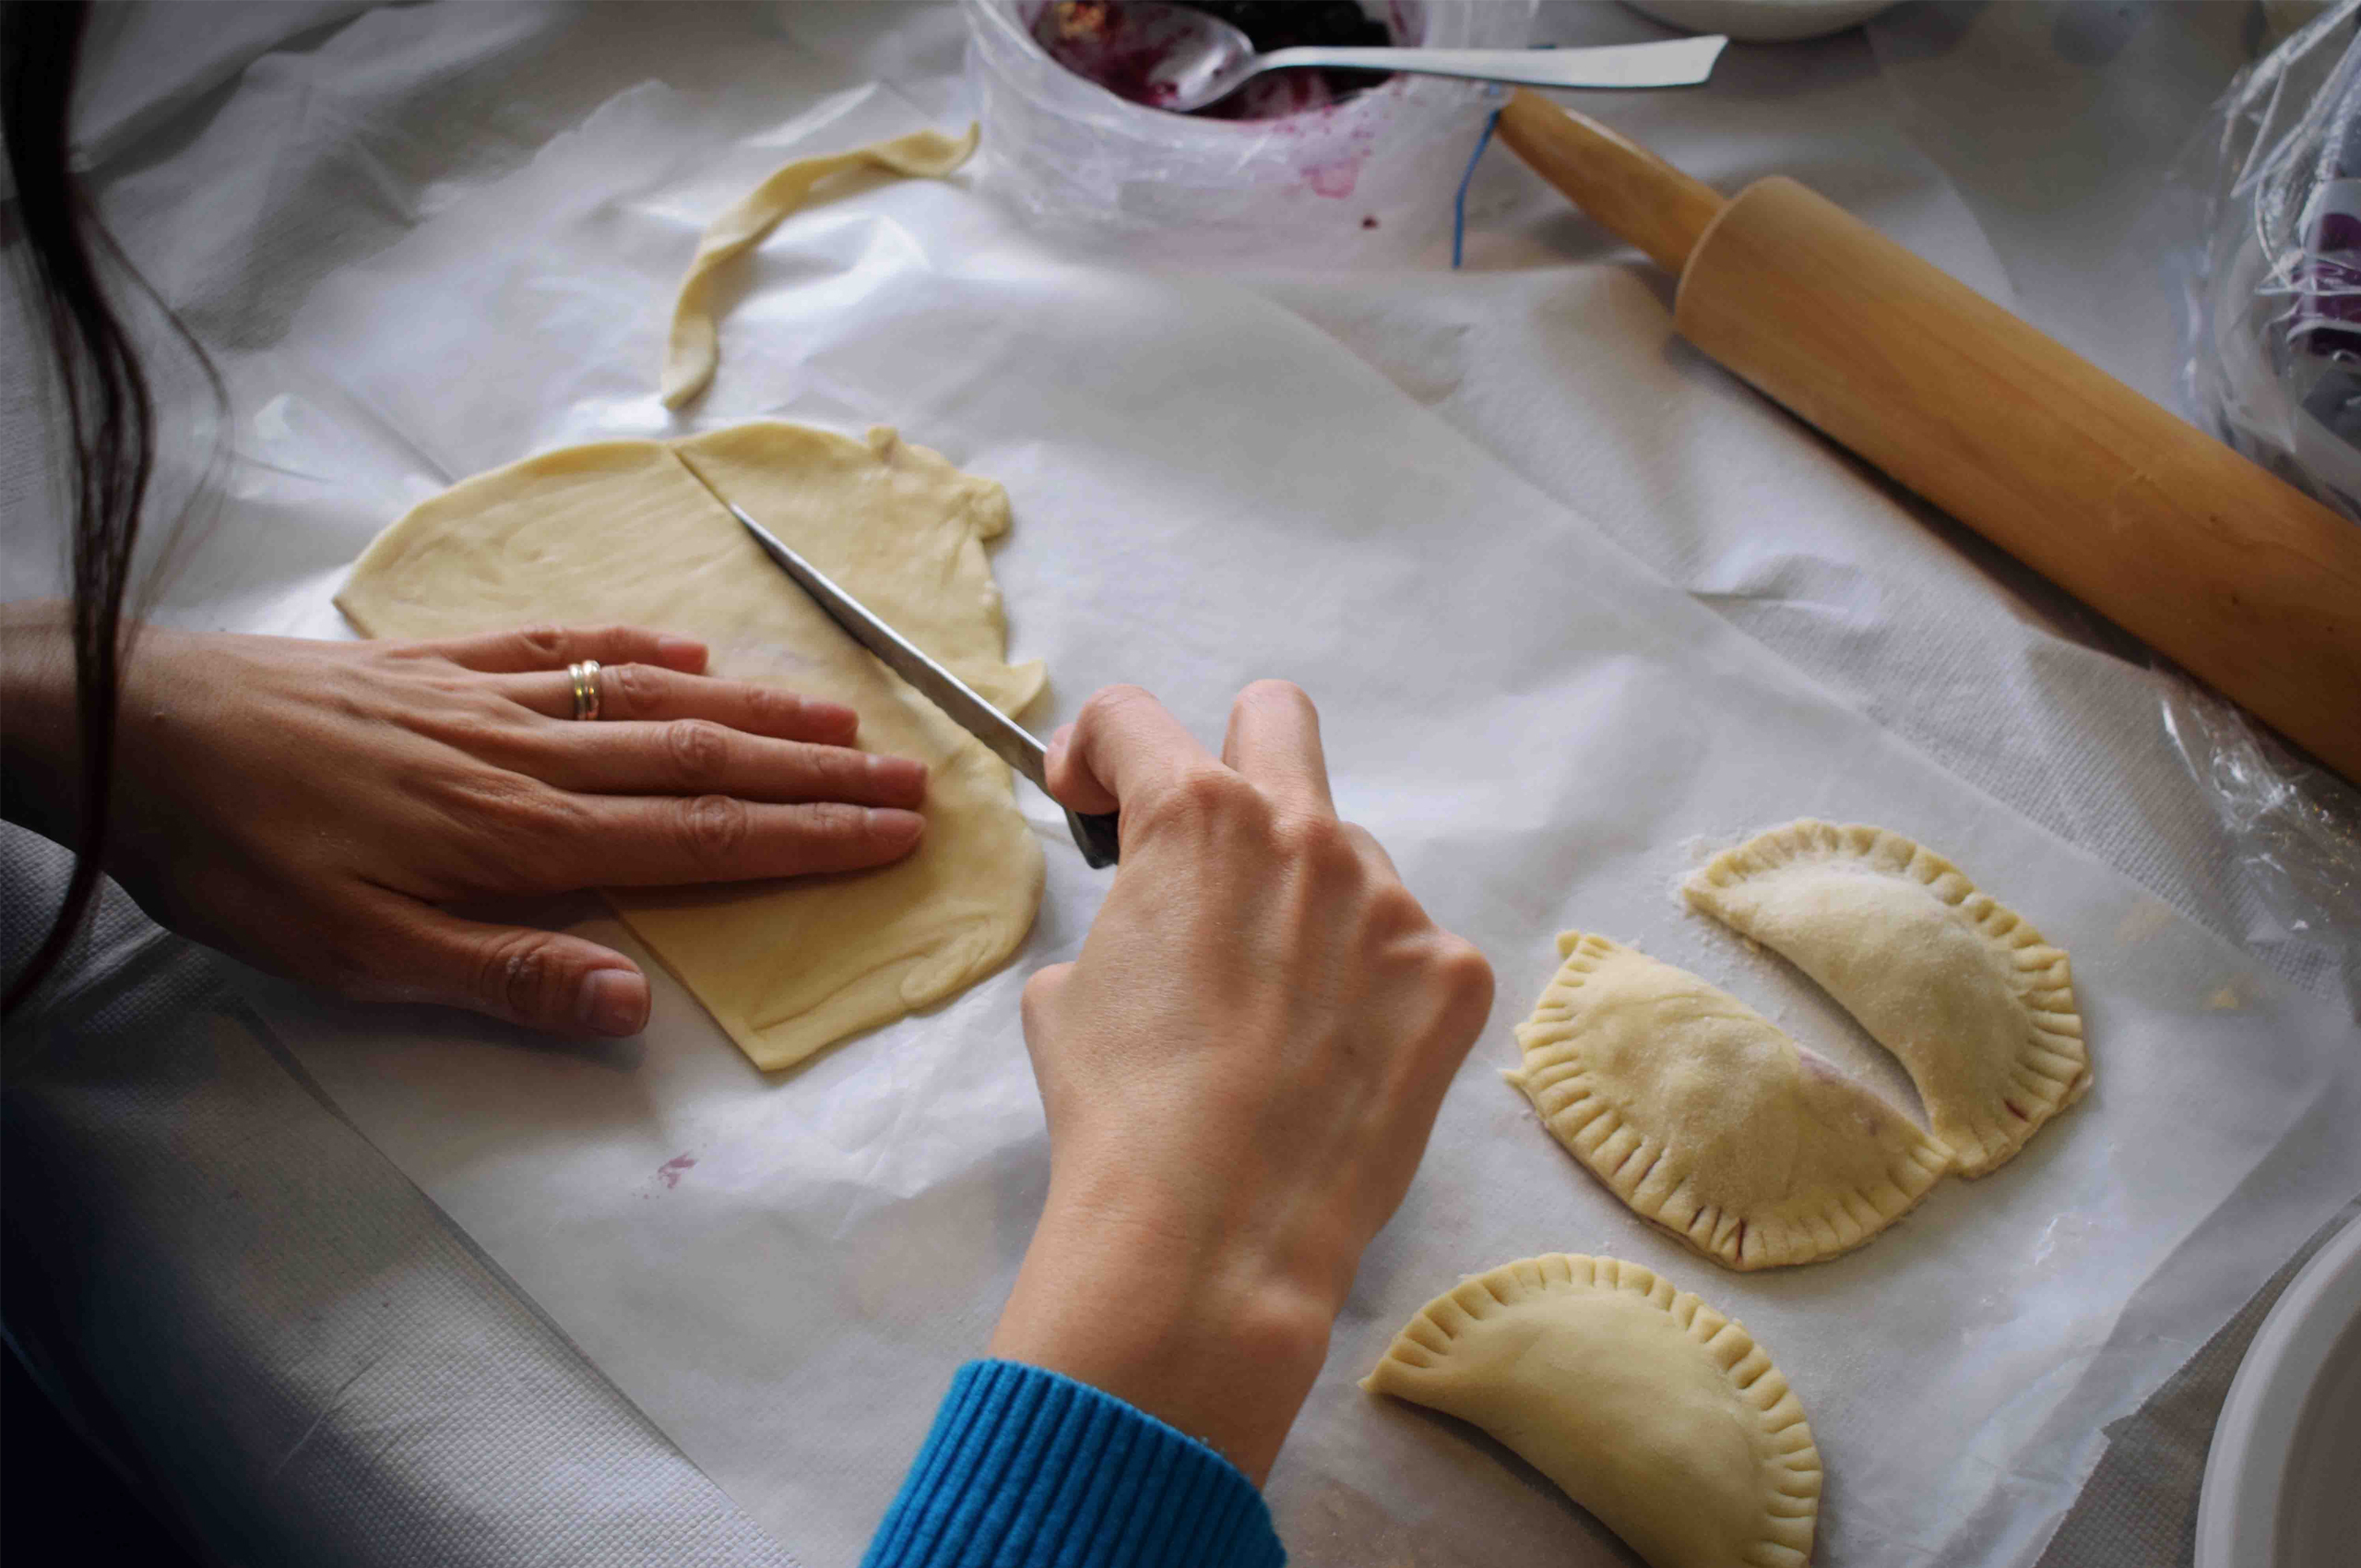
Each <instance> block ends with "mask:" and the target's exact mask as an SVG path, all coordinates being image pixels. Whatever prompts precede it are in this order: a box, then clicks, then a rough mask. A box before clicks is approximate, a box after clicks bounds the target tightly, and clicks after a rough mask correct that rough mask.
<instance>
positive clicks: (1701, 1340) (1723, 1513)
mask: <svg viewBox="0 0 2361 1568" xmlns="http://www.w3.org/2000/svg"><path fill="white" fill-rule="evenodd" d="M1361 1386H1362V1387H1364V1388H1366V1389H1369V1390H1370V1391H1372V1392H1374V1393H1379V1394H1391V1395H1394V1396H1396V1397H1399V1398H1403V1399H1408V1400H1411V1401H1413V1402H1415V1403H1417V1404H1420V1405H1425V1406H1429V1407H1430V1408H1434V1409H1437V1410H1441V1411H1442V1412H1443V1413H1444V1414H1446V1415H1451V1416H1456V1417H1458V1418H1459V1419H1460V1420H1465V1421H1472V1422H1474V1423H1475V1424H1476V1425H1477V1426H1479V1427H1482V1428H1483V1429H1484V1430H1485V1431H1488V1432H1489V1433H1491V1434H1492V1436H1493V1437H1495V1438H1497V1439H1499V1440H1500V1441H1501V1443H1504V1444H1506V1445H1507V1446H1508V1447H1510V1448H1511V1449H1513V1450H1514V1451H1515V1452H1516V1453H1517V1455H1519V1456H1520V1457H1522V1458H1524V1459H1525V1461H1526V1462H1527V1463H1528V1464H1530V1465H1532V1466H1533V1467H1534V1468H1536V1469H1537V1470H1539V1471H1540V1472H1541V1473H1542V1474H1543V1475H1545V1476H1548V1478H1549V1479H1551V1480H1552V1481H1555V1482H1556V1483H1557V1484H1558V1485H1559V1486H1560V1488H1562V1489H1564V1491H1565V1492H1566V1495H1568V1496H1569V1497H1571V1498H1572V1499H1573V1500H1574V1501H1575V1502H1576V1503H1581V1504H1582V1505H1583V1506H1584V1508H1587V1509H1589V1510H1590V1511H1591V1513H1593V1514H1595V1515H1597V1516H1598V1519H1599V1521H1600V1523H1602V1524H1604V1525H1606V1526H1607V1527H1608V1529H1611V1530H1613V1531H1614V1532H1615V1533H1616V1534H1617V1535H1619V1536H1620V1537H1621V1538H1623V1540H1624V1541H1625V1543H1626V1544H1628V1545H1629V1546H1630V1547H1631V1549H1632V1550H1634V1551H1637V1552H1638V1553H1639V1554H1640V1556H1641V1557H1643V1559H1645V1560H1646V1561H1647V1562H1648V1563H1649V1564H1650V1568H1735V1565H1740V1564H1743V1565H1746V1568H1801V1565H1802V1564H1804V1563H1805V1562H1809V1560H1810V1557H1811V1543H1812V1533H1813V1530H1814V1527H1815V1526H1816V1524H1817V1522H1818V1519H1819V1514H1820V1488H1821V1466H1820V1451H1819V1450H1818V1449H1817V1448H1816V1447H1815V1446H1814V1445H1813V1443H1812V1438H1811V1427H1810V1425H1809V1423H1808V1422H1807V1421H1806V1420H1804V1412H1803V1407H1802V1406H1801V1405H1800V1404H1798V1403H1797V1399H1796V1396H1795V1394H1794V1393H1793V1391H1791V1390H1790V1389H1789V1388H1788V1386H1787V1380H1786V1378H1785V1377H1783V1376H1781V1375H1780V1372H1779V1369H1778V1368H1776V1367H1774V1366H1773V1365H1772V1364H1771V1357H1770V1355H1769V1353H1768V1352H1767V1351H1765V1350H1764V1349H1763V1348H1762V1347H1761V1346H1760V1345H1757V1344H1756V1343H1755V1342H1754V1340H1753V1338H1752V1336H1750V1335H1749V1334H1748V1333H1747V1332H1746V1330H1745V1328H1744V1327H1743V1326H1742V1325H1740V1324H1738V1323H1735V1322H1733V1321H1732V1320H1730V1319H1728V1318H1726V1317H1724V1316H1723V1315H1722V1314H1721V1313H1717V1312H1715V1311H1714V1309H1713V1308H1711V1307H1709V1306H1707V1305H1705V1304H1704V1303H1703V1301H1699V1300H1698V1299H1697V1298H1696V1297H1694V1296H1692V1295H1690V1294H1689V1293H1688V1292H1686V1291H1679V1290H1675V1289H1673V1288H1672V1286H1671V1284H1670V1283H1669V1282H1668V1281H1667V1280H1665V1279H1662V1278H1660V1277H1657V1276H1656V1275H1655V1274H1653V1273H1651V1272H1649V1271H1648V1270H1647V1269H1644V1268H1642V1267H1640V1266H1639V1265H1637V1264H1630V1263H1624V1262H1621V1261H1619V1260H1618V1259H1615V1258H1590V1257H1582V1256H1576V1255H1569V1254H1565V1253H1553V1254H1551V1255H1549V1256H1547V1257H1537V1258H1525V1259H1522V1260H1520V1261H1519V1262H1516V1263H1512V1264H1505V1265H1501V1267H1499V1268H1496V1269H1493V1270H1492V1271H1491V1272H1490V1273H1489V1274H1482V1275H1478V1276H1477V1277H1474V1278H1471V1279H1468V1280H1466V1281H1465V1282H1463V1283H1462V1284H1461V1285H1460V1286H1459V1287H1458V1288H1457V1289H1453V1290H1451V1291H1448V1292H1446V1293H1445V1294H1443V1295H1441V1296H1438V1297H1436V1298H1435V1299H1434V1300H1433V1301H1430V1302H1428V1303H1427V1304H1426V1306H1425V1307H1424V1308H1423V1309H1421V1310H1420V1311H1419V1313H1418V1315H1417V1316H1416V1317H1414V1318H1412V1319H1411V1320H1410V1322H1409V1324H1407V1326H1406V1327H1405V1328H1404V1329H1403V1330H1402V1332H1401V1333H1400V1334H1399V1335H1397V1336H1395V1337H1394V1343H1393V1345H1392V1347H1391V1348H1388V1349H1387V1350H1386V1352H1385V1355H1384V1357H1383V1359H1382V1360H1380V1361H1379V1362H1378V1363H1377V1367H1376V1370H1375V1371H1373V1372H1370V1374H1369V1376H1368V1377H1367V1378H1365V1379H1363V1380H1362V1383H1361Z"/></svg>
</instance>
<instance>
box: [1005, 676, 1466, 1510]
mask: <svg viewBox="0 0 2361 1568" xmlns="http://www.w3.org/2000/svg"><path fill="white" fill-rule="evenodd" d="M1050 787H1051V790H1052V792H1053V793H1054V794H1055V795H1056V796H1057V798H1058V799H1059V800H1060V801H1061V802H1063V803H1064V804H1065V805H1067V806H1070V807H1072V808H1074V810H1076V811H1081V812H1108V811H1114V810H1117V809H1119V808H1120V809H1121V814H1122V839H1123V843H1122V863H1121V871H1120V872H1119V873H1117V875H1116V878H1115V885H1114V888H1113V890H1112V891H1111V892H1110V893H1109V895H1108V898H1107V902H1106V904H1105V906H1104V907H1103V908H1102V909H1100V910H1099V913H1098V918H1097V921H1095V922H1094V923H1093V924H1092V926H1091V929H1090V935H1089V938H1088V940H1087V941H1086V943H1085V944H1084V945H1083V949H1082V955H1081V957H1080V959H1079V960H1078V961H1077V962H1075V963H1074V964H1063V965H1058V966H1055V967H1053V968H1047V969H1044V970H1042V971H1041V972H1040V973H1038V974H1037V975H1036V976H1034V977H1033V980H1032V981H1031V982H1030V983H1029V984H1028V985H1027V986H1026V992H1025V1025H1026V1030H1025V1032H1026V1043H1027V1045H1028V1046H1029V1047H1030V1049H1031V1051H1032V1054H1033V1063H1034V1070H1035V1073H1036V1075H1037V1076H1038V1079H1039V1083H1040V1090H1041V1100H1042V1105H1043V1107H1044V1109H1045V1110H1046V1111H1047V1113H1048V1120H1049V1132H1050V1189H1049V1195H1048V1198H1047V1201H1046V1202H1045V1204H1044V1206H1043V1211H1042V1216H1041V1220H1040V1224H1039V1226H1038V1229H1036V1230H1035V1233H1034V1237H1033V1241H1032V1244H1031V1246H1030V1248H1029V1249H1028V1250H1027V1251H1026V1255H1025V1262H1024V1265H1023V1267H1022V1268H1021V1269H1020V1271H1019V1273H1018V1276H1017V1280H1016V1284H1015V1288H1014V1290H1013V1291H1012V1292H1011V1294H1010V1297H1009V1301H1008V1304H1007V1307H1006V1309H1005V1311H1004V1312H1003V1315H1002V1317H1001V1321H1000V1324H999V1327H998V1328H997V1329H996V1330H995V1332H994V1334H993V1336H992V1341H991V1353H992V1354H994V1355H996V1356H1000V1357H1003V1358H1005V1359H1007V1360H1017V1361H1025V1362H1029V1363H1031V1364H1033V1365H1037V1366H1042V1367H1047V1368H1049V1369H1050V1370H1051V1371H1055V1372H1064V1373H1066V1374H1068V1375H1069V1376H1072V1377H1074V1378H1077V1379H1079V1380H1081V1381H1082V1382H1085V1383H1088V1384H1093V1385H1095V1386H1097V1387H1099V1388H1101V1389H1104V1390H1106V1391H1107V1392H1109V1393H1110V1394H1114V1395H1116V1396H1119V1397H1121V1398H1124V1399H1127V1400H1129V1401H1130V1402H1131V1403H1132V1404H1133V1405H1134V1406H1136V1407H1138V1408H1142V1409H1144V1410H1146V1411H1148V1412H1149V1413H1150V1414H1152V1415H1156V1416H1158V1417H1161V1418H1162V1419H1163V1420H1167V1421H1169V1422H1170V1423H1172V1424H1173V1425H1175V1426H1177V1427H1179V1428H1180V1429H1181V1431H1186V1432H1189V1433H1191V1434H1192V1435H1193V1436H1196V1437H1199V1438H1202V1439H1204V1441H1206V1442H1207V1443H1211V1444H1213V1446H1214V1447H1216V1449H1218V1450H1220V1451H1221V1452H1222V1453H1223V1454H1224V1455H1227V1456H1228V1458H1229V1459H1230V1460H1231V1461H1232V1462H1233V1463H1235V1464H1236V1465H1237V1466H1238V1467H1240V1469H1241V1470H1243V1471H1244V1472H1245V1473H1246V1474H1247V1475H1248V1476H1250V1477H1251V1478H1252V1479H1254V1480H1256V1481H1257V1482H1258V1483H1259V1482H1260V1481H1261V1479H1263V1477H1264V1474H1265V1473H1266V1472H1267V1471H1268V1470H1269V1468H1270V1465H1271V1461H1272V1460H1273V1459H1274V1458H1275V1456H1276V1455H1277V1453H1278V1450H1279V1445H1280V1443H1281V1441H1282V1440H1283V1439H1284V1438H1285V1436H1286V1433H1287V1427H1288V1425H1289V1424H1290V1423H1291V1422H1292V1421H1293V1420H1294V1417H1295V1412H1296V1410H1297V1408H1299V1406H1300V1405H1301V1404H1302V1402H1303V1398H1304V1396H1305V1395H1306V1394H1307V1393H1308V1392H1309V1391H1310V1389H1311V1383H1312V1380H1313V1379H1314V1378H1315V1377H1316V1376H1317V1375H1318V1373H1319V1371H1320V1365H1321V1362H1322V1361H1323V1360H1324V1359H1325V1356H1326V1352H1327V1342H1328V1331H1329V1328H1330V1325H1331V1324H1333V1322H1334V1321H1335V1315H1336V1313H1337V1310H1338V1309H1339V1307H1341V1305H1342V1304H1343V1301H1344V1299H1345V1293H1346V1291H1347V1289H1348V1288H1349V1287H1350V1285H1351V1282H1352V1278H1353V1274H1354V1270H1355V1268H1356V1267H1357V1266H1358V1263H1359V1260H1360V1255H1361V1252H1362V1249H1363V1248H1364V1247H1366V1246H1367V1245H1368V1243H1369V1241H1370V1238H1371V1237H1373V1236H1374V1235H1375V1234H1376V1233H1377V1231H1378V1229H1379V1228H1380V1227H1381V1226H1382V1225H1383V1224H1384V1223H1385V1221H1386V1219H1387V1218H1388V1217H1390V1216H1391V1215H1392V1214H1393V1212H1394V1208H1395V1206H1397V1205H1399V1204H1400V1202H1401V1200H1402V1195H1403V1194H1404V1192H1405V1191H1406V1190H1407V1188H1408V1186H1409V1182H1410V1177H1411V1174H1412V1172H1413V1171H1415V1170H1416V1169H1417V1167H1418V1158H1419V1155H1420V1154H1421V1153H1422V1152H1423V1151H1424V1149H1425V1146H1426V1140H1427V1134H1428V1132H1429V1130H1430V1128H1431V1127H1432V1126H1433V1124H1434V1118H1435V1113H1436V1111H1437V1109H1438V1108H1439V1107H1440V1105H1441V1104H1442V1095H1443V1091H1444V1089H1445V1088H1446V1087H1448V1086H1449V1084H1450V1082H1451V1079H1452V1076H1453V1074H1454V1073H1455V1072H1456V1071H1457V1069H1458V1067H1459V1064H1460V1063H1461V1061H1462V1060H1463V1059H1464V1058H1465V1055H1466V1053H1467V1050H1468V1048H1469V1046H1470V1045H1472V1044H1473V1043H1474V1041H1475V1039H1476V1036H1477V1033H1478V1031H1480V1030H1481V1029H1482V1028H1483V1025H1484V1020H1485V1018H1486V1016H1487V1015H1488V1014H1489V1012H1490V1009H1491V1003H1492V975H1491V970H1490V968H1489V966H1488V965H1487V964H1486V963H1485V961H1484V958H1483V956H1482V955H1480V954H1478V953H1477V951H1476V949H1475V948H1474V947H1472V946H1470V945H1469V944H1467V943H1465V942H1464V941H1462V940H1460V939H1459V938H1458V937H1455V936H1453V935H1451V934H1450V933H1449V932H1445V931H1443V930H1442V929H1441V928H1440V927H1438V926H1437V925H1436V924H1435V923H1434V922H1433V921H1431V920H1430V919H1429V918H1428V916H1427V913H1426V911H1425V910H1424V909H1421V908H1420V907H1419V905H1418V900H1417V899H1416V898H1414V897H1411V896H1410V893H1409V891H1408V890H1407V889H1406V888H1405V887H1404V886H1403V885H1402V883H1401V880H1400V879H1399V878H1398V877H1397V876H1396V875H1395V874H1394V865H1393V862H1392V861H1390V860H1389V859H1387V857H1386V854H1385V851H1384V850H1383V849H1380V848H1379V847H1378V844H1377V841H1376V840H1375V839H1374V838H1372V837H1370V835H1369V834H1368V833H1367V832H1366V831H1364V830H1363V829H1361V828H1358V827H1356V826H1351V825H1349V824H1347V823H1344V822H1340V821H1338V820H1337V817H1336V812H1335V804H1334V803H1333V802H1331V800H1330V799H1329V793H1328V777H1327V767H1326V765H1325V762H1324V761H1323V755H1322V752H1321V745H1320V730H1319V719H1318V716H1317V715H1316V714H1315V713H1314V712H1313V710H1312V707H1311V702H1310V700H1309V699H1307V698H1306V697H1305V696H1304V695H1303V693H1302V692H1301V691H1299V690H1298V689H1297V688H1296V687H1294V686H1292V685H1288V684H1287V683H1283V682H1262V683H1257V684H1255V685H1252V686H1249V687H1248V688H1247V689H1246V690H1245V691H1244V692H1243V693H1241V694H1240V696H1239V698H1238V702H1237V705H1236V706H1235V707H1233V709H1232V710H1231V714H1230V722H1229V734H1228V740H1227V742H1225V744H1224V746H1223V748H1222V755H1221V756H1220V758H1218V759H1216V758H1215V757H1213V756H1211V755H1208V754H1206V753H1205V751H1204V749H1203V748H1202V747H1200V746H1199V745H1198V744H1197V742H1195V741H1194V740H1193V739H1192V737H1191V736H1190V734H1189V732H1188V731H1186V730H1184V729H1182V728H1181V725H1180V724H1179V723H1178V722H1177V721H1176V720H1175V719H1173V718H1172V716H1171V715H1170V714H1169V713H1167V712H1166V711H1165V710H1164V708H1163V707H1160V706H1159V705H1158V704H1157V701H1156V699H1155V698H1153V697H1151V696H1149V695H1147V694H1146V693H1145V692H1143V691H1140V690H1138V689H1136V688H1126V687H1116V688H1110V689H1109V690H1107V691H1103V692H1100V693H1099V694H1097V695H1096V696H1094V697H1093V698H1091V700H1090V702H1089V704H1088V705H1087V706H1086V707H1085V708H1084V710H1083V713H1082V717H1081V719H1080V720H1079V722H1077V723H1076V724H1075V725H1074V726H1073V727H1072V728H1071V729H1070V730H1068V731H1062V732H1061V734H1060V735H1059V737H1058V738H1057V740H1056V742H1054V743H1053V744H1052V745H1051V747H1050Z"/></svg>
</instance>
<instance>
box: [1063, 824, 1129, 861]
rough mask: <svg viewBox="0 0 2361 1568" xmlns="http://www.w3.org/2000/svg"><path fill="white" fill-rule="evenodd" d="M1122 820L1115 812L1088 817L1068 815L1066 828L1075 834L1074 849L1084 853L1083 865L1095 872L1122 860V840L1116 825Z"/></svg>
mask: <svg viewBox="0 0 2361 1568" xmlns="http://www.w3.org/2000/svg"><path fill="white" fill-rule="evenodd" d="M1120 821H1121V816H1120V814H1117V813H1115V812H1102V813H1098V814H1087V815H1086V814H1084V813H1081V812H1068V813H1066V826H1067V827H1068V828H1070V829H1071V830H1072V831H1073V833H1074V848H1075V849H1080V850H1081V851H1082V859H1083V863H1084V864H1086V865H1087V866H1089V867H1090V868H1091V869H1092V870H1093V871H1096V870H1097V869H1098V868H1099V867H1100V866H1111V865H1113V864H1114V863H1115V862H1116V861H1118V860H1120V859H1121V858H1122V840H1121V837H1118V836H1117V834H1116V824H1117V823H1118V822H1120Z"/></svg>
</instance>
